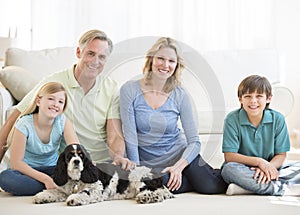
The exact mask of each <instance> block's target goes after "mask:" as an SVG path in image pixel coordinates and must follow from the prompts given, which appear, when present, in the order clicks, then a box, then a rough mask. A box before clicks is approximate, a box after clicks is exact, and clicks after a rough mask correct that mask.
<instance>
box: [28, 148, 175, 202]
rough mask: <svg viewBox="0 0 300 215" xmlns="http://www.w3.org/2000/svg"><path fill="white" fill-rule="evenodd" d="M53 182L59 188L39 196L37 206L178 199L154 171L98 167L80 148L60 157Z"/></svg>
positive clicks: (107, 164) (139, 168) (103, 164)
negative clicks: (51, 203) (125, 200)
mask: <svg viewBox="0 0 300 215" xmlns="http://www.w3.org/2000/svg"><path fill="white" fill-rule="evenodd" d="M53 180H54V182H55V183H56V184H57V185H58V188H57V189H49V190H44V191H42V192H40V193H38V194H36V195H35V196H34V197H33V202H34V203H36V204H42V203H50V202H64V201H66V203H67V205H69V206H77V205H86V204H91V203H96V202H101V201H106V200H113V199H132V198H135V199H136V201H137V202H138V203H154V202H161V201H163V200H164V199H169V198H173V197H174V196H173V194H172V193H171V192H170V191H169V190H168V189H167V188H166V187H165V186H164V185H163V183H162V178H161V177H155V175H154V174H153V173H152V172H151V169H149V168H147V167H144V166H140V167H136V168H135V169H133V170H131V171H125V170H122V169H121V168H120V167H119V166H115V165H113V164H109V163H101V164H97V165H96V166H95V165H94V164H93V163H92V161H91V159H90V156H89V154H88V153H87V151H86V150H85V149H84V147H83V146H82V145H79V144H71V145H68V146H67V147H66V148H65V150H64V151H63V152H62V153H61V154H60V156H59V158H58V161H57V165H56V168H55V170H54V176H53Z"/></svg>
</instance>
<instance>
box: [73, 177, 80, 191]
mask: <svg viewBox="0 0 300 215" xmlns="http://www.w3.org/2000/svg"><path fill="white" fill-rule="evenodd" d="M74 182H75V184H74V186H73V190H72V193H77V192H78V190H79V186H78V183H79V180H74Z"/></svg>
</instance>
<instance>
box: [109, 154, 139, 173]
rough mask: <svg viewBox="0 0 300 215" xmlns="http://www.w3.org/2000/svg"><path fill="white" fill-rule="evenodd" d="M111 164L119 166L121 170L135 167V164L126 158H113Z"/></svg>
mask: <svg viewBox="0 0 300 215" xmlns="http://www.w3.org/2000/svg"><path fill="white" fill-rule="evenodd" d="M113 164H115V165H120V166H121V167H122V169H125V170H132V169H134V168H135V167H136V163H134V162H132V161H130V160H129V159H128V158H124V157H121V156H115V157H114V160H113Z"/></svg>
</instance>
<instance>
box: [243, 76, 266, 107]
mask: <svg viewBox="0 0 300 215" xmlns="http://www.w3.org/2000/svg"><path fill="white" fill-rule="evenodd" d="M255 92H257V93H259V94H264V93H265V94H266V96H267V98H269V97H270V96H272V86H271V84H270V82H269V81H268V79H267V78H265V77H262V76H259V75H251V76H248V77H247V78H245V79H244V80H243V81H242V82H241V83H240V85H239V87H238V97H239V98H242V96H243V95H244V94H247V93H255ZM266 108H269V103H267V105H266Z"/></svg>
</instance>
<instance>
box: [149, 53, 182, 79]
mask: <svg viewBox="0 0 300 215" xmlns="http://www.w3.org/2000/svg"><path fill="white" fill-rule="evenodd" d="M176 66H177V54H176V52H175V50H174V49H172V48H170V47H165V48H161V49H160V50H159V51H157V52H156V53H155V55H154V56H153V62H152V72H153V76H155V77H157V78H159V79H165V80H167V79H168V78H169V77H170V76H172V75H173V73H174V71H175V69H176Z"/></svg>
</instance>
